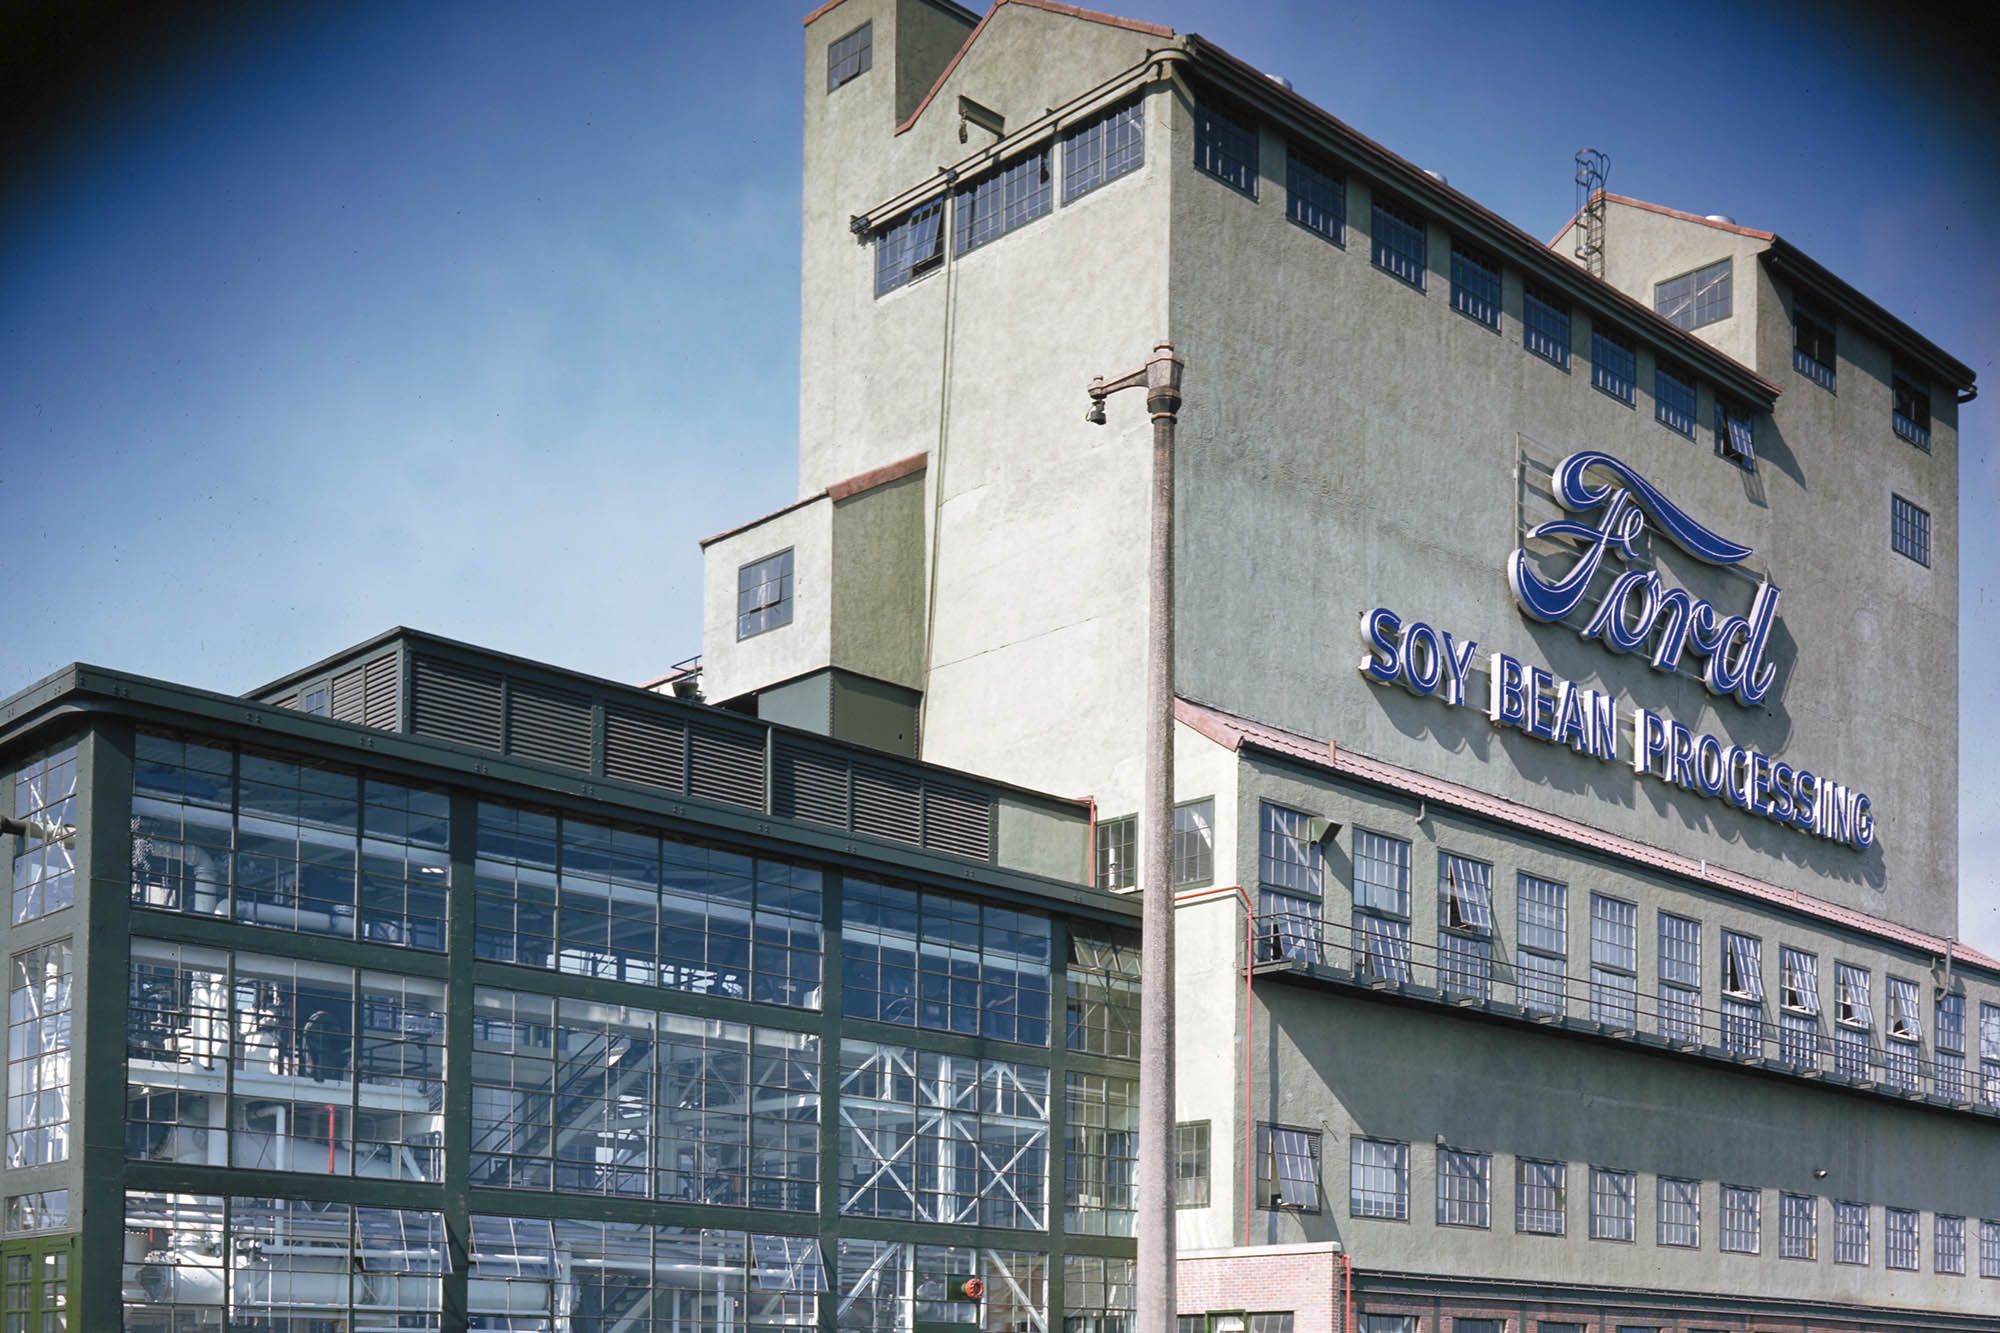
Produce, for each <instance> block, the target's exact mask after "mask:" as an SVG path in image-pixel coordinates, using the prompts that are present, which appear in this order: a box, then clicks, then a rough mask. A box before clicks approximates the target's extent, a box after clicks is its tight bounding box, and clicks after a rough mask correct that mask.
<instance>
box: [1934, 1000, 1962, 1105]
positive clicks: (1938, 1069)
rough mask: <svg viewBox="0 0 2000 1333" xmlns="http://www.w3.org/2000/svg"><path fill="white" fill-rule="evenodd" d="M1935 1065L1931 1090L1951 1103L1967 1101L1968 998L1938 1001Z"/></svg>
mask: <svg viewBox="0 0 2000 1333" xmlns="http://www.w3.org/2000/svg"><path fill="white" fill-rule="evenodd" d="M1933 1045H1934V1046H1935V1047H1936V1050H1935V1053H1934V1055H1933V1059H1932V1065H1931V1090H1932V1091H1933V1092H1935V1093H1937V1095H1938V1096H1940V1097H1945V1098H1948V1099H1950V1100H1951V1101H1955V1102H1958V1101H1964V1100H1965V996H1963V995H1961V994H1957V993H1953V994H1949V995H1940V996H1938V998H1937V1037H1936V1039H1935V1041H1934V1042H1933Z"/></svg>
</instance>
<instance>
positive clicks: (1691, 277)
mask: <svg viewBox="0 0 2000 1333" xmlns="http://www.w3.org/2000/svg"><path fill="white" fill-rule="evenodd" d="M1729 296H1730V261H1729V260H1727V259H1719V260H1717V261H1716V262H1715V263H1713V264H1707V265H1704V266H1703V267H1701V268H1698V269H1695V270H1694V271H1693V272H1691V273H1683V274H1681V275H1680V276H1679V277H1677V278H1669V279H1667V280H1666V281H1665V282H1661V283H1656V284H1654V286H1653V309H1654V310H1656V311H1658V312H1659V313H1660V314H1661V315H1662V316H1664V317H1665V318H1666V320H1667V322H1668V323H1670V324H1673V325H1675V326H1677V327H1679V328H1683V329H1698V328H1700V327H1701V326H1702V325H1704V324H1713V323H1714V322H1715V321H1716V320H1718V319H1728V318H1729V309H1730V300H1729Z"/></svg>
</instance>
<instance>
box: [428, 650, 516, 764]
mask: <svg viewBox="0 0 2000 1333" xmlns="http://www.w3.org/2000/svg"><path fill="white" fill-rule="evenodd" d="M416 678H417V689H416V698H415V700H414V701H413V702H414V704H415V707H414V708H412V709H411V727H410V729H411V730H412V731H413V732H415V733H416V734H417V735H419V736H429V737H431V738H432V739H433V740H440V741H456V742H457V743H458V744H460V745H471V746H475V747H477V748H478V749H481V750H496V751H497V750H498V749H499V748H500V676H499V675H498V673H496V672H492V671H481V670H480V669H479V668H477V667H469V666H461V665H459V664H458V663H456V662H443V661H439V660H437V659H436V658H429V657H419V658H418V659H417V662H416Z"/></svg>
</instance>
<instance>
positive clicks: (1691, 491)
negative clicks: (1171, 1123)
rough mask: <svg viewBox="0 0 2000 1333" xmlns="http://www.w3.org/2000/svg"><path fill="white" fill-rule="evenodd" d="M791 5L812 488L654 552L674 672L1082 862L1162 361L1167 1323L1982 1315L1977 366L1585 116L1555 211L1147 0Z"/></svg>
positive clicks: (1127, 726)
mask: <svg viewBox="0 0 2000 1333" xmlns="http://www.w3.org/2000/svg"><path fill="white" fill-rule="evenodd" d="M805 32H806V43H805V48H806V49H805V82H804V107H805V118H804V119H805V152H804V164H805V165H804V170H805V180H804V191H803V199H804V219H803V238H802V244H803V289H802V304H801V318H802V338H801V346H802V352H801V384H800V440H799V496H800V498H799V499H798V501H797V502H796V503H795V504H793V505H790V506H788V507H787V508H785V509H783V510H780V511H778V512H777V513H774V514H771V515H768V516H766V517H764V518H762V519H760V520H757V521H754V522H751V523H747V524H744V525H743V526H741V527H737V528H734V529H732V530H730V531H728V532H725V533H722V534H720V535H718V536H716V537H714V538H711V539H709V541H707V542H706V543H705V544H704V549H705V554H706V561H707V573H706V584H705V586H706V605H707V610H706V613H705V617H704V644H703V648H704V660H703V677H702V678H703V688H704V690H705V692H706V694H707V696H708V697H709V698H710V699H712V700H715V701H717V702H718V703H720V704H723V705H726V706H728V707H732V708H735V709H738V710H740V711H744V712H747V713H752V714H755V715H757V716H759V717H761V718H765V719H768V720H774V721H782V722H785V723H788V724H791V725H794V726H798V727H801V728H804V729H808V730H813V731H818V732H821V733H823V734H827V735H829V736H832V737H837V738H844V739H850V740H854V741H856V742H859V743H863V744H867V745H872V746H878V747H881V748H884V749H890V750H897V751H900V752H903V753H909V754H915V755H918V756H920V757H921V758H922V759H924V760H926V761H929V762H936V763H943V764H947V765H950V766H952V767H954V768H959V769H964V770H967V771H971V772H978V773H983V774H988V775H991V776H993V777H996V778H1000V779H1004V780H1006V781H1009V782H1015V783H1020V784H1022V785H1024V786H1027V787H1031V788H1034V789H1037V790H1043V791H1050V792H1059V793H1063V794H1065V795H1069V796H1073V797H1079V798H1087V799H1088V800H1089V801H1090V802H1091V803H1092V806H1093V809H1094V812H1095V818H1094V836H1093V848H1092V855H1093V865H1094V871H1095V877H1096V882H1097V884H1098V886H1099V887H1101V888H1104V889H1106V890H1110V891H1125V890H1129V889H1131V888H1133V887H1134V886H1135V885H1136V884H1137V883H1138V877H1137V874H1136V865H1135V857H1134V848H1135V846H1136V842H1137V840H1136V838H1135V836H1134V835H1135V820H1134V818H1133V817H1132V816H1133V812H1135V811H1136V810H1137V809H1138V806H1139V797H1140V788H1141V756H1142V744H1141V742H1142V737H1143V734H1144V719H1143V716H1142V709H1143V701H1144V689H1143V682H1144V680H1145V652H1146V643H1147V626H1146V620H1145V588H1146V578H1147V567H1146V560H1147V555H1146V552H1147V522H1148V515H1147V504H1148V498H1149V489H1148V484H1147V469H1148V467H1149V462H1150V452H1149V446H1148V440H1149V428H1148V424H1147V422H1146V419H1145V415H1144V413H1143V412H1142V411H1141V410H1140V409H1139V406H1138V404H1137V403H1120V402H1118V401H1116V400H1114V401H1113V402H1112V403H1111V404H1109V413H1108V417H1109V424H1108V427H1105V428H1099V427H1096V426H1092V425H1089V424H1086V423H1085V422H1084V420H1083V419H1082V418H1083V416H1084V409H1085V407H1086V406H1087V400H1086V396H1085V386H1086V384H1087V383H1088V382H1089V381H1090V380H1091V378H1092V377H1093V376H1105V377H1107V378H1110V377H1115V376H1117V375H1120V374H1123V373H1125V372H1127V371H1128V370H1130V368H1131V367H1132V366H1134V365H1135V364H1137V363H1139V362H1140V361H1142V360H1143V359H1144V358H1145V357H1146V356H1147V355H1148V353H1149V349H1151V348H1152V347H1153V346H1154V345H1155V343H1157V342H1161V341H1166V342H1170V343H1171V344H1172V345H1173V347H1174V349H1175V350H1176V351H1177V352H1178V354H1179V355H1180V356H1181V357H1183V358H1184V359H1185V361H1186V365H1187V372H1186V382H1185V386H1184V390H1183V392H1184V398H1185V400H1184V404H1183V406H1182V408H1181V410H1180V415H1179V435H1178V441H1177V444H1176V457H1175V486H1176V497H1177V502H1176V508H1175V522H1176V530H1177V539H1176V543H1175V547H1174V553H1175V562H1176V563H1175V583H1174V614H1175V617H1176V620H1177V622H1178V628H1177V652H1176V656H1175V659H1174V663H1173V667H1174V675H1175V682H1176V690H1177V694H1178V704H1177V717H1178V728H1177V738H1176V746H1175V748H1176V763H1177V788H1176V792H1175V800H1176V806H1177V808H1176V815H1175V850H1174V862H1173V877H1174V880H1175V883H1176V884H1177V885H1178V886H1179V907H1178V921H1179V929H1178V930H1177V932H1176V936H1177V944H1176V948H1177V951H1178V959H1179V961H1178V986H1177V992H1176V1004H1177V1010H1178V1019H1177V1022H1178V1029H1177V1032H1178V1039H1177V1060H1178V1065H1179V1097H1178V1120H1179V1121H1180V1129H1179V1134H1178V1139H1179V1142H1178V1145H1177V1146H1178V1149H1179V1153H1178V1185H1179V1196H1178V1203H1179V1205H1180V1208H1179V1211H1178V1219H1179V1228H1178V1245H1179V1250H1180V1256H1181V1257H1180V1263H1179V1269H1178V1273H1179V1277H1178V1288H1179V1290H1178V1298H1179V1311H1180V1313H1181V1318H1182V1322H1183V1327H1184V1329H1185V1330H1186V1331H1187V1333H1223V1331H1224V1330H1232V1331H1234V1330H1244V1329H1249V1330H1256V1331H1257V1333H1277V1331H1278V1330H1296V1333H1306V1330H1314V1331H1315V1333H1316V1331H1318V1330H1328V1329H1341V1330H1343V1333H1345V1330H1347V1329H1349V1328H1355V1329H1360V1330H1367V1331H1368V1333H1541V1331H1544V1330H1545V1331H1546V1333H1576V1331H1577V1330H1585V1329H1587V1330H1591V1331H1592V1333H1597V1331H1599V1330H1603V1331H1604V1333H1611V1331H1612V1330H1645V1331H1647V1333H1666V1331H1667V1330H1674V1331H1675V1333H1680V1331H1682V1330H1707V1329H1728V1330H1738V1331H1742V1333H1748V1331H1749V1330H1760V1329H1787V1330H1794V1329H1797V1330H1804V1329H1812V1330H1821V1329H1825V1330H1861V1329H1869V1330H1874V1329H1917V1328H1922V1329H1961V1328H1962V1329H1971V1328H1990V1327H1992V1326H1993V1318H1994V1313H1993V1312H1994V1311H1995V1310H1996V1309H2000V962H1996V961H1995V960H1994V959H1991V958H1988V957H1984V956H1982V955H1980V954H1978V953H1976V952H1975V951H1972V950H1969V949H1967V948H1965V947H1964V946H1962V945H1959V944H1956V943H1955V942H1954V941H1953V939H1952V936H1953V934H1954V932H1955V929H1956V922H1957V916H1958V912H1957V908H1958V903H1957V866H1956V859H1955V858H1956V845H1957V831H1958V825H1957V797H1956V782H1957V759H1958V756H1957V742H1956V736H1957V721H1958V718H1957V714H1958V698H1957V640H1958V634H1957V604H1958V596H1957V594H1958V570H1957V560H1956V549H1957V533H1958V521H1959V516H1958V508H1957V498H1956V494H1955V479H1956V475H1957V466H1958V458H1957V426H1958V414H1959V411H1960V408H1961V406H1962V405H1963V404H1965V403H1966V402H1969V401H1970V400H1971V398H1972V396H1973V392H1974V387H1975V386H1974V383H1973V375H1972V372H1971V371H1970V370H1969V369H1968V368H1967V367H1966V366H1965V365H1964V364H1963V363H1962V362H1961V361H1959V360H1958V359H1956V358H1955V357H1953V356H1951V355H1950V354H1949V353H1947V352H1946V351H1944V350H1943V349H1941V348H1939V347H1937V346H1936V345H1934V344H1933V343H1932V342H1931V341H1929V340H1928V339H1926V338H1925V337H1924V336H1923V335H1922V334H1921V333H1919V332H1918V331H1916V330H1915V329H1913V328H1911V327H1910V326H1909V325H1908V324H1906V323H1905V322H1904V321H1902V320H1901V319H1899V318H1898V317H1896V316H1895V315H1893V314H1891V313H1890V312H1889V311H1888V310H1887V309H1885V308H1884V306H1883V305H1881V304H1879V303H1878V302H1877V301H1876V300H1873V299H1871V298H1870V297H1868V296H1866V295H1864V294H1862V293H1861V292H1859V291H1857V290H1855V289H1854V288H1853V287H1852V286H1851V285H1850V284H1849V283H1847V282H1845V281H1843V280H1842V279H1840V278H1839V277H1838V276H1837V275H1835V274H1833V273H1831V272H1829V271H1827V270H1826V269H1825V268H1824V267H1823V266H1821V265H1819V264H1818V263H1816V262H1815V261H1814V260H1812V259H1811V258H1810V256H1809V255H1808V254H1807V253H1806V252H1805V251H1804V250H1802V249H1801V248H1800V247H1799V246H1798V245H1796V244H1794V243H1793V242H1791V241H1790V240H1788V239H1786V238H1785V237H1783V236H1780V235H1778V234H1776V233H1775V232H1774V231H1771V230H1762V229H1759V228H1758V227H1755V226H1751V225H1748V223H1749V222H1750V221H1755V220H1744V221H1741V222H1739V221H1737V220H1732V219H1730V218H1727V217H1723V216H1720V215H1707V214H1701V213H1694V212H1688V211H1683V210H1681V209H1676V208H1669V207H1665V206H1661V205H1656V204H1652V203H1648V202H1643V201H1639V200H1634V199H1629V198H1625V197H1623V196H1619V195H1616V194H1612V193H1608V192H1607V191H1606V189H1605V188H1604V187H1605V179H1604V175H1603V161H1602V159H1601V158H1599V157H1596V156H1593V155H1588V154H1585V155H1581V156H1580V157H1579V162H1578V209H1577V213H1576V217H1575V219H1574V221H1573V222H1572V223H1571V224H1570V225H1569V226H1568V227H1566V228H1565V230H1564V232H1563V234H1562V235H1561V236H1558V237H1556V238H1554V240H1553V242H1546V241H1543V240H1540V239H1537V238H1535V237H1531V236H1529V235H1527V234H1525V233H1523V232H1522V231H1521V230H1519V229H1518V228H1517V227H1515V226H1513V225H1512V224H1510V223H1508V222H1507V221H1505V220H1504V219H1502V218H1500V217H1498V216H1496V215H1495V214H1493V213H1492V212H1491V211H1489V210H1488V209H1486V208H1484V207H1482V206H1481V205H1480V204H1479V203H1477V202H1476V201H1475V200H1473V199H1471V198H1469V197H1467V196H1466V195H1465V194H1463V193H1461V192H1459V191H1457V190H1454V189H1453V188H1451V186H1450V185H1449V184H1448V183H1447V182H1446V181H1445V180H1444V178H1443V177H1441V176H1439V175H1437V174H1434V173H1432V172H1429V171H1426V170H1423V169H1422V168H1421V166H1420V165H1418V164H1414V163H1411V162H1408V161H1405V160H1403V159H1402V158H1400V157H1398V156H1396V154H1395V153H1394V152H1393V151H1392V150H1391V149H1390V148H1385V147H1384V146H1382V145H1380V144H1378V143H1375V142H1373V141H1372V140H1370V139H1368V138H1366V137H1364V136H1362V135H1360V134H1359V133H1357V132H1355V131H1354V130H1353V129H1351V128H1349V127H1348V126H1347V125H1345V124H1343V123H1342V122H1341V121H1340V120H1338V119H1336V118H1335V116H1334V115H1332V114H1329V112H1328V111H1327V110H1324V109H1322V108H1320V107H1319V106H1316V105H1314V104H1313V103H1311V102H1310V101H1308V100H1307V99H1305V98H1304V97H1302V96H1299V95H1298V94H1297V93H1295V92H1294V91H1293V90H1292V88H1291V87H1290V85H1289V84H1288V83H1286V82H1285V81H1283V80H1281V79H1276V78H1274V77H1272V76H1271V75H1270V74H1268V73H1266V72H1264V71H1260V70H1257V69H1255V68H1252V67H1250V66H1248V65H1246V64H1244V63H1243V62H1241V61H1239V60H1237V59H1235V58H1233V57H1231V56H1230V55H1229V54H1228V53H1226V52H1224V51H1222V50H1220V49H1218V48H1217V47H1215V46H1214V45H1212V44H1210V43H1208V42H1206V41H1204V40H1202V39H1201V38H1199V37H1197V36H1193V35H1188V34H1176V33H1174V32H1172V31H1171V30H1169V29H1166V28H1163V27H1160V26H1157V25H1154V24H1150V23H1147V22H1144V21H1140V20H1135V19H1128V18H1118V17H1112V16H1108V15H1103V14H1095V13H1091V12H1089V11H1085V10H1081V9H1078V8H1076V7H1074V6H1071V5H1066V4H1059V3H1054V2H1053V0H1001V3H998V4H996V5H994V6H993V7H992V9H991V10H989V11H988V12H987V13H986V14H985V15H983V16H980V15H976V14H973V13H970V12H968V11H965V10H962V9H959V8H958V7H956V6H955V5H952V4H950V3H946V2H945V0H836V2H835V3H832V4H828V5H825V6H823V7H822V8H820V9H818V10H816V11H815V12H814V13H813V14H811V15H810V16H809V17H808V18H807V20H806V24H805ZM1681 202H1689V203H1697V202H1698V203H1699V204H1700V205H1701V206H1703V207H1713V206H1714V205H1713V204H1712V203H1711V202H1709V201H1681ZM1814 225H1818V226H1827V225H1843V224H1842V222H1841V220H1840V219H1816V220H1814ZM1121 409H1122V410H1121ZM1051 1317H1052V1320H1053V1318H1054V1316H1053V1314H1052V1316H1051ZM989 1326H994V1327H997V1326H998V1325H993V1324H989Z"/></svg>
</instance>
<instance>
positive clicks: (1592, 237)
mask: <svg viewBox="0 0 2000 1333" xmlns="http://www.w3.org/2000/svg"><path fill="white" fill-rule="evenodd" d="M1610 174H1611V159H1610V158H1609V157H1607V156H1606V155H1605V154H1603V153H1600V152H1598V151H1597V150H1596V149H1595V148H1580V149H1578V150H1577V154H1576V262H1577V263H1579V264H1581V265H1582V266H1583V268H1584V271H1585V272H1587V273H1589V274H1590V276H1591V277H1593V278H1601V277H1603V276H1604V182H1605V179H1606V178H1607V177H1608V176H1610Z"/></svg>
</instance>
